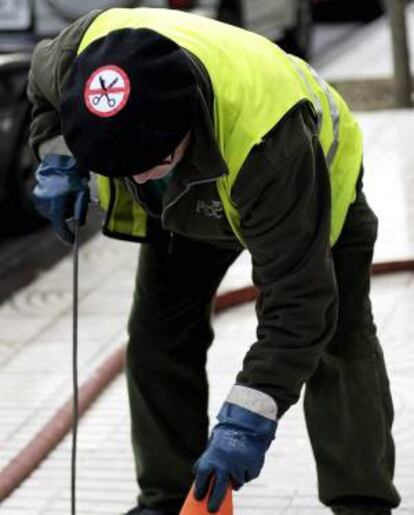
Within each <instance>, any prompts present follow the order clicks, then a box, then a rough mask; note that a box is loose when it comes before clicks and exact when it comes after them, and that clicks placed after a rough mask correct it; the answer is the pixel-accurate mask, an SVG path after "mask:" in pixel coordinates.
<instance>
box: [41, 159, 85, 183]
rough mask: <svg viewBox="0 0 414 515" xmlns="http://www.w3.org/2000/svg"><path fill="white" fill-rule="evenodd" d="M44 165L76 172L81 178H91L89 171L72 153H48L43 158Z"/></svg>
mask: <svg viewBox="0 0 414 515" xmlns="http://www.w3.org/2000/svg"><path fill="white" fill-rule="evenodd" d="M42 163H43V165H44V167H51V168H53V169H54V170H55V169H56V170H61V171H63V172H66V171H68V172H70V173H73V174H76V175H77V177H78V178H80V179H88V180H89V171H88V170H87V169H86V168H84V167H83V166H81V165H79V164H78V163H77V162H76V159H75V158H74V157H73V156H71V155H65V154H46V155H45V156H44V158H43V160H42Z"/></svg>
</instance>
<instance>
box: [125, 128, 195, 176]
mask: <svg viewBox="0 0 414 515" xmlns="http://www.w3.org/2000/svg"><path fill="white" fill-rule="evenodd" d="M189 142H190V132H188V133H187V134H186V136H185V137H184V139H183V140H182V141H181V143H180V144H179V145H178V146H177V147H176V149H175V150H174V151H173V152H172V153H171V154H170V155H169V156H167V157H166V158H165V159H163V161H162V162H161V163H160V164H159V165H157V166H154V167H153V168H151V169H150V170H147V171H145V172H142V173H140V174H137V175H133V176H132V178H133V179H134V181H135V182H137V183H138V184H144V182H147V181H155V180H157V179H161V178H162V177H164V176H166V175H168V174H169V173H170V171H171V170H172V169H173V168H174V166H176V165H177V163H178V162H179V161H180V160H181V159H182V157H183V155H184V152H185V150H186V148H187V146H188V144H189Z"/></svg>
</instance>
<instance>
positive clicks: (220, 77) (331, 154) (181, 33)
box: [78, 8, 362, 243]
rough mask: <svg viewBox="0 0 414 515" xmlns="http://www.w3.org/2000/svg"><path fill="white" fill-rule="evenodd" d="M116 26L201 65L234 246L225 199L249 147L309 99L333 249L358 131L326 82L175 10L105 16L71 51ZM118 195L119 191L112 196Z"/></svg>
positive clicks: (273, 52) (252, 42) (274, 51)
mask: <svg viewBox="0 0 414 515" xmlns="http://www.w3.org/2000/svg"><path fill="white" fill-rule="evenodd" d="M122 28H149V29H152V30H154V31H156V32H159V33H160V34H163V35H164V36H166V37H169V38H170V39H172V40H173V41H175V42H176V43H177V44H178V45H180V46H181V47H183V48H185V49H186V50H188V51H189V52H191V53H193V54H194V55H195V56H196V57H197V58H198V59H199V60H200V61H201V62H202V63H203V65H204V66H205V68H206V70H207V72H208V74H209V77H210V80H211V83H212V86H213V90H214V101H215V103H214V130H215V136H216V141H217V143H218V146H219V149H220V151H221V153H222V155H223V158H224V161H225V162H226V164H227V167H228V171H229V173H228V175H227V176H224V177H222V178H220V179H219V180H218V181H217V188H218V191H219V194H220V197H221V200H222V203H223V207H224V211H225V213H226V216H227V218H228V220H229V222H230V225H231V227H232V228H233V231H234V232H235V234H236V235H237V236H238V238H239V239H240V241H242V237H241V235H240V221H239V213H238V211H237V209H236V207H235V206H234V204H233V202H232V198H231V192H232V187H233V185H234V183H235V181H236V179H237V176H238V173H239V171H240V168H241V167H242V165H243V163H244V161H245V160H246V158H247V156H248V154H249V152H250V151H251V149H252V148H253V147H254V146H255V145H257V144H259V143H260V142H261V141H262V138H263V137H264V136H265V135H266V134H267V133H268V132H269V131H270V130H271V129H272V128H273V127H274V126H275V125H277V123H278V122H279V121H280V120H281V119H282V118H283V117H284V116H285V115H286V113H287V112H288V111H290V110H291V109H292V108H293V107H294V106H295V105H297V104H298V103H299V102H302V101H309V103H310V105H312V106H313V108H314V110H315V112H316V113H318V114H319V138H320V142H321V146H322V149H323V151H324V154H325V156H326V158H327V162H328V160H329V163H330V166H329V168H330V176H331V184H332V206H333V209H332V223H331V242H332V243H334V242H335V241H336V239H337V237H338V235H339V233H340V230H341V228H342V225H343V222H344V219H345V216H346V212H347V209H348V206H349V204H350V203H351V202H352V201H353V198H354V190H355V183H356V178H357V175H358V172H359V168H360V165H361V155H362V150H361V147H362V146H361V141H360V139H361V138H360V133H359V130H358V127H357V125H356V123H355V121H354V119H353V117H352V115H351V114H350V113H349V111H348V109H347V107H346V105H345V103H344V102H343V100H342V99H341V98H340V97H339V95H338V94H337V93H336V92H335V91H334V90H333V89H332V88H330V87H329V86H328V85H327V84H326V83H324V82H323V83H321V82H320V81H318V80H316V79H315V75H314V74H313V73H312V71H311V69H310V68H309V67H308V66H307V65H306V64H305V63H304V62H303V61H301V60H300V59H296V58H295V59H294V60H292V59H291V58H290V57H289V56H288V55H287V54H286V53H284V52H282V51H281V50H280V49H279V48H278V47H277V46H276V45H274V44H273V43H271V42H270V41H268V40H267V39H265V38H263V37H261V36H258V35H257V34H253V33H251V32H247V31H244V30H242V29H239V28H236V27H232V26H230V25H226V24H223V23H220V22H217V21H215V20H210V19H207V18H203V17H201V16H195V15H192V14H189V13H184V12H180V11H175V10H168V9H154V8H135V9H109V10H107V11H104V12H103V13H101V14H100V15H98V16H97V17H96V18H95V20H94V21H93V22H92V24H91V25H90V26H89V28H88V30H87V31H86V32H85V34H84V37H83V38H82V41H81V44H80V46H79V49H78V52H79V53H80V52H82V51H83V50H84V49H85V48H86V47H87V46H88V45H89V44H90V43H92V42H93V41H95V40H96V39H98V38H100V37H104V36H105V35H107V34H108V33H110V32H112V31H114V30H119V29H122ZM299 70H300V71H299ZM235 78H237V80H235ZM335 106H336V109H337V114H336V116H335V117H333V116H331V112H334V107H335ZM103 181H105V179H103ZM100 184H102V181H100ZM104 189H105V187H104ZM106 191H108V188H107V187H106ZM117 194H122V195H123V194H124V192H122V191H121V190H118V191H117ZM125 202H127V201H126V200H125ZM125 202H124V201H122V202H120V203H119V204H120V206H121V207H122V208H123V211H122V212H121V213H120V219H121V220H122V221H123V224H122V225H123V227H124V228H125V227H126V226H127V223H126V218H125V215H126V214H127V213H128V212H129V214H130V215H131V214H132V213H133V212H134V210H133V209H132V208H131V209H129V208H128V209H125ZM109 204H110V203H109ZM112 204H113V202H112ZM112 204H111V205H112ZM116 204H118V202H115V205H116ZM112 216H113V217H114V219H113V221H112V222H111V224H112V226H113V227H114V228H115V230H117V229H118V226H119V224H118V221H117V219H118V213H117V212H116V211H115V210H114V211H113V215H112ZM130 226H131V227H130V228H129V229H128V230H129V231H131V232H132V230H133V221H132V220H131V222H130Z"/></svg>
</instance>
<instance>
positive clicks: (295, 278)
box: [232, 107, 337, 416]
mask: <svg viewBox="0 0 414 515" xmlns="http://www.w3.org/2000/svg"><path fill="white" fill-rule="evenodd" d="M307 111H308V109H307V108H303V107H302V108H300V109H296V110H295V112H293V113H291V114H290V116H289V117H288V118H287V119H286V120H285V121H283V122H281V124H280V127H277V128H276V129H274V130H273V131H272V133H271V134H270V135H269V136H268V137H267V138H266V139H265V141H264V142H263V143H262V144H261V145H259V146H258V147H256V148H255V149H254V150H253V151H252V152H251V154H250V156H249V158H248V160H247V161H246V163H245V165H244V167H243V168H242V170H241V171H240V173H239V176H238V179H237V181H236V184H235V186H234V188H233V192H232V196H233V201H234V202H235V203H236V205H237V206H238V208H239V212H240V223H241V234H242V237H243V239H244V241H245V244H246V246H247V248H248V250H249V252H250V254H251V258H252V265H253V281H254V283H255V285H256V287H257V288H258V290H259V297H258V300H257V305H256V311H257V317H258V326H257V341H256V342H255V343H254V344H253V345H252V346H251V348H250V350H249V351H248V353H247V354H246V356H245V359H244V362H243V368H242V371H241V372H240V373H239V374H238V377H237V383H238V384H242V385H244V386H249V387H253V388H256V389H259V390H261V391H263V392H265V393H268V394H270V395H271V396H272V397H273V398H274V399H275V401H276V403H277V405H278V413H279V415H278V416H281V415H282V414H283V413H284V412H285V411H286V410H287V409H288V408H289V406H290V405H291V404H293V403H294V402H296V401H297V399H298V397H299V395H300V390H301V388H302V386H303V384H304V382H305V381H306V380H307V379H308V378H309V377H310V376H311V374H312V372H313V371H314V370H315V368H316V366H317V364H318V361H319V359H320V356H321V352H322V350H323V348H324V347H325V345H326V344H327V343H328V341H329V340H330V338H331V337H332V335H333V332H334V330H335V327H336V319H337V291H336V282H335V274H334V268H333V262H332V257H331V251H330V244H329V232H330V217H331V210H330V181H329V174H328V171H327V167H326V164H325V159H324V156H323V153H322V149H321V147H320V144H319V140H318V138H317V135H316V129H315V128H314V125H313V120H311V117H310V115H307Z"/></svg>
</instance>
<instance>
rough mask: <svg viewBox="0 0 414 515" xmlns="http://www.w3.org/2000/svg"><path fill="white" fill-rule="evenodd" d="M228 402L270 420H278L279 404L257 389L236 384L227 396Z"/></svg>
mask: <svg viewBox="0 0 414 515" xmlns="http://www.w3.org/2000/svg"><path fill="white" fill-rule="evenodd" d="M226 402H228V403H230V404H234V405H236V406H240V407H241V408H245V409H247V410H249V411H251V412H253V413H256V414H257V415H260V416H262V417H264V418H267V419H269V420H273V421H276V420H277V412H278V409H277V404H276V402H275V400H274V399H273V398H272V397H270V395H268V394H267V393H263V392H261V391H260V390H256V389H255V388H248V387H247V386H242V385H240V384H235V385H234V386H233V387H232V389H231V390H230V392H229V395H228V396H227V399H226Z"/></svg>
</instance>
